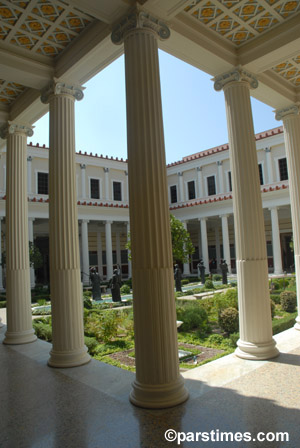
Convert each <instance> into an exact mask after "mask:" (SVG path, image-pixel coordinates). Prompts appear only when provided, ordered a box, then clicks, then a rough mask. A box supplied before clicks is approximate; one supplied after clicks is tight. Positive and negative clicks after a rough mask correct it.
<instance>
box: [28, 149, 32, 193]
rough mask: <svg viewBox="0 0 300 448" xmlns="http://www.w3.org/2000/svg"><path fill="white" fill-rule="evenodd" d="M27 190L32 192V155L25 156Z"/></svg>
mask: <svg viewBox="0 0 300 448" xmlns="http://www.w3.org/2000/svg"><path fill="white" fill-rule="evenodd" d="M27 192H28V194H31V193H32V157H31V156H28V157H27Z"/></svg>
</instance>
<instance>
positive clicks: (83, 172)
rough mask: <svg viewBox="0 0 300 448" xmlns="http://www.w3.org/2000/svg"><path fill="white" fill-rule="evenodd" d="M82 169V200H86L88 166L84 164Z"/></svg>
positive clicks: (81, 165) (81, 166)
mask: <svg viewBox="0 0 300 448" xmlns="http://www.w3.org/2000/svg"><path fill="white" fill-rule="evenodd" d="M80 169H81V197H82V199H86V176H85V172H86V165H85V164H84V163H81V164H80Z"/></svg>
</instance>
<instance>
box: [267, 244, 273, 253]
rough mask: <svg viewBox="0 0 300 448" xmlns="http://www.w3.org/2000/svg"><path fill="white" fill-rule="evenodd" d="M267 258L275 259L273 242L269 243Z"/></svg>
mask: <svg viewBox="0 0 300 448" xmlns="http://www.w3.org/2000/svg"><path fill="white" fill-rule="evenodd" d="M267 256H268V257H273V246H272V241H267Z"/></svg>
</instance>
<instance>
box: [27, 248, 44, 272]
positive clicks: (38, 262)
mask: <svg viewBox="0 0 300 448" xmlns="http://www.w3.org/2000/svg"><path fill="white" fill-rule="evenodd" d="M29 261H30V266H31V267H33V268H34V269H38V268H41V267H42V266H43V257H42V254H41V252H40V250H39V248H38V247H37V246H36V245H35V244H34V243H32V242H31V241H29Z"/></svg>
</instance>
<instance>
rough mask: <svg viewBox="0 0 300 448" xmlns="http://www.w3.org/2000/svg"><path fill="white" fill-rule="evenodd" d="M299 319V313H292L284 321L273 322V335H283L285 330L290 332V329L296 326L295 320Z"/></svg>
mask: <svg viewBox="0 0 300 448" xmlns="http://www.w3.org/2000/svg"><path fill="white" fill-rule="evenodd" d="M296 317H297V313H291V314H289V315H287V316H285V317H283V318H282V319H278V320H277V319H276V321H273V323H272V327H273V334H278V333H281V332H282V331H284V330H288V329H289V328H292V327H293V326H294V325H295V318H296Z"/></svg>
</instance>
